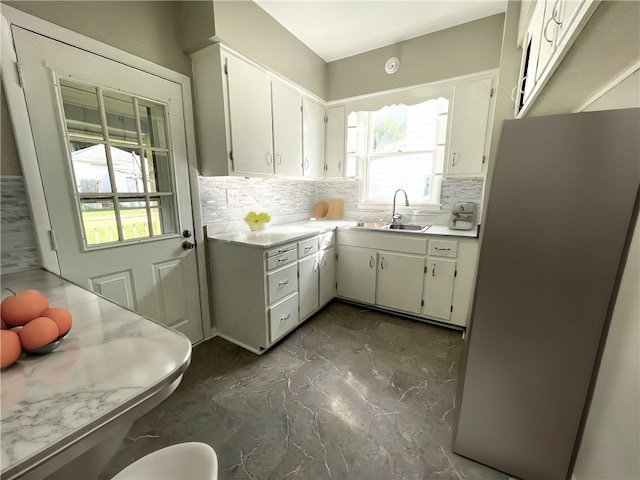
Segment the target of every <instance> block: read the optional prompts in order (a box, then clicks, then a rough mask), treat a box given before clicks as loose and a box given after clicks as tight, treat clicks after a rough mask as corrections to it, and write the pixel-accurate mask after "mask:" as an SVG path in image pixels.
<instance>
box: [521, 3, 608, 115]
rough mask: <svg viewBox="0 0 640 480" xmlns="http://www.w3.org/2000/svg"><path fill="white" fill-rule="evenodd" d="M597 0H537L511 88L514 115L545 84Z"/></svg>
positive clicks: (524, 110)
mask: <svg viewBox="0 0 640 480" xmlns="http://www.w3.org/2000/svg"><path fill="white" fill-rule="evenodd" d="M598 3H599V0H538V2H537V3H536V6H535V9H534V11H533V15H532V16H531V19H530V20H529V23H528V24H527V29H526V36H525V39H524V43H523V45H522V62H521V66H520V77H519V79H518V84H517V85H516V87H515V89H514V95H513V99H514V101H515V102H516V105H515V114H516V117H522V116H524V114H525V113H526V111H527V110H528V108H529V107H530V106H531V104H532V103H533V102H534V101H535V98H536V97H537V96H538V94H539V93H540V91H541V90H542V89H543V88H544V86H545V85H546V83H547V81H548V80H549V78H551V75H552V74H553V72H554V71H555V70H556V68H557V67H558V65H559V64H560V62H561V61H562V59H563V58H564V55H565V54H566V53H567V51H568V50H569V48H570V47H571V45H572V44H573V42H574V41H575V39H576V38H577V37H578V35H579V34H580V31H581V30H582V28H583V27H584V25H585V24H586V23H587V21H588V20H589V18H590V17H591V15H592V14H593V12H594V11H595V9H596V7H597V6H598Z"/></svg>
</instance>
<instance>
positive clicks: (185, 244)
mask: <svg viewBox="0 0 640 480" xmlns="http://www.w3.org/2000/svg"><path fill="white" fill-rule="evenodd" d="M195 246H196V244H195V243H193V242H190V241H189V240H185V241H184V242H182V248H184V249H185V250H191V249H192V248H193V247H195Z"/></svg>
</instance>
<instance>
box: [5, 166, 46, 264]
mask: <svg viewBox="0 0 640 480" xmlns="http://www.w3.org/2000/svg"><path fill="white" fill-rule="evenodd" d="M0 193H1V199H0V210H1V225H2V228H1V229H0V241H1V242H2V261H1V266H2V273H14V272H20V271H23V270H31V269H34V268H39V267H40V265H41V264H42V262H41V261H40V254H39V253H38V247H37V245H36V242H35V238H36V237H35V233H34V230H33V225H32V224H31V210H30V209H29V201H28V200H27V193H26V190H25V186H24V179H23V178H22V177H14V176H2V177H1V178H0Z"/></svg>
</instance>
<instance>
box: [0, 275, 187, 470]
mask: <svg viewBox="0 0 640 480" xmlns="http://www.w3.org/2000/svg"><path fill="white" fill-rule="evenodd" d="M7 287H8V288H11V289H12V290H13V291H19V290H24V289H35V290H39V291H41V292H42V293H43V294H44V295H45V296H46V297H47V299H48V300H49V304H50V306H52V307H62V308H66V309H68V310H69V311H70V312H71V315H72V317H73V325H72V327H71V330H70V331H69V333H68V334H67V336H66V337H65V338H64V339H63V340H62V341H61V343H60V346H59V347H58V348H57V349H56V350H54V351H53V352H50V353H48V354H45V355H26V354H24V353H23V355H22V357H21V358H20V359H19V360H18V361H17V362H16V363H14V364H13V365H10V366H8V367H6V368H5V369H3V370H2V372H1V374H0V380H1V381H2V393H1V395H2V434H1V435H2V436H1V439H2V443H1V454H2V463H1V466H2V470H1V472H2V478H3V479H4V478H14V477H15V476H19V475H20V474H21V473H23V472H25V471H28V470H29V469H31V468H35V466H36V465H39V464H41V463H42V462H45V461H48V460H49V459H50V458H52V457H53V456H55V455H57V454H58V453H59V452H61V451H63V450H64V449H66V448H68V447H69V445H71V444H74V443H75V442H78V441H79V439H80V438H85V437H86V436H88V435H90V434H93V433H94V432H95V431H97V430H98V429H99V428H102V427H103V426H104V425H106V424H108V423H109V422H111V421H113V420H114V419H115V418H116V417H118V416H119V415H124V414H125V413H126V412H127V411H130V410H131V409H133V408H134V407H136V406H137V405H140V404H141V403H142V402H144V401H146V400H148V399H149V398H150V396H153V395H155V394H156V393H158V392H160V391H162V390H163V389H166V388H167V387H168V386H170V385H172V384H174V383H176V381H179V379H180V377H181V375H182V373H183V372H184V370H186V368H187V367H188V365H189V362H190V359H191V342H190V341H189V340H188V339H187V337H185V336H184V335H182V334H181V333H178V332H176V331H174V330H171V329H169V328H168V327H165V326H164V325H161V324H159V323H156V322H154V321H152V320H149V319H146V318H144V317H142V316H140V315H138V314H136V313H134V312H132V311H129V310H126V309H124V308H122V307H119V306H117V305H116V304H114V303H112V302H110V301H108V300H106V299H104V298H102V297H100V296H98V295H96V294H94V293H92V292H89V291H87V290H84V289H82V288H80V287H78V286H76V285H74V284H72V283H69V282H67V281H65V280H63V279H61V278H60V277H58V276H56V275H53V274H51V273H48V272H45V271H44V270H31V271H26V272H20V273H13V274H8V275H3V276H2V298H5V297H6V296H8V295H11V293H10V292H9V291H7V290H5V288H7Z"/></svg>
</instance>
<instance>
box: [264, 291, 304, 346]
mask: <svg viewBox="0 0 640 480" xmlns="http://www.w3.org/2000/svg"><path fill="white" fill-rule="evenodd" d="M297 324H298V294H297V293H296V294H295V295H292V296H291V297H289V298H287V299H286V300H283V301H282V302H280V303H278V304H276V305H273V306H271V307H270V308H269V338H270V340H271V341H272V342H275V341H276V340H277V339H278V338H280V337H281V336H282V335H284V334H285V333H286V332H287V331H289V330H290V329H291V328H293V327H295V326H296V325H297Z"/></svg>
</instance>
